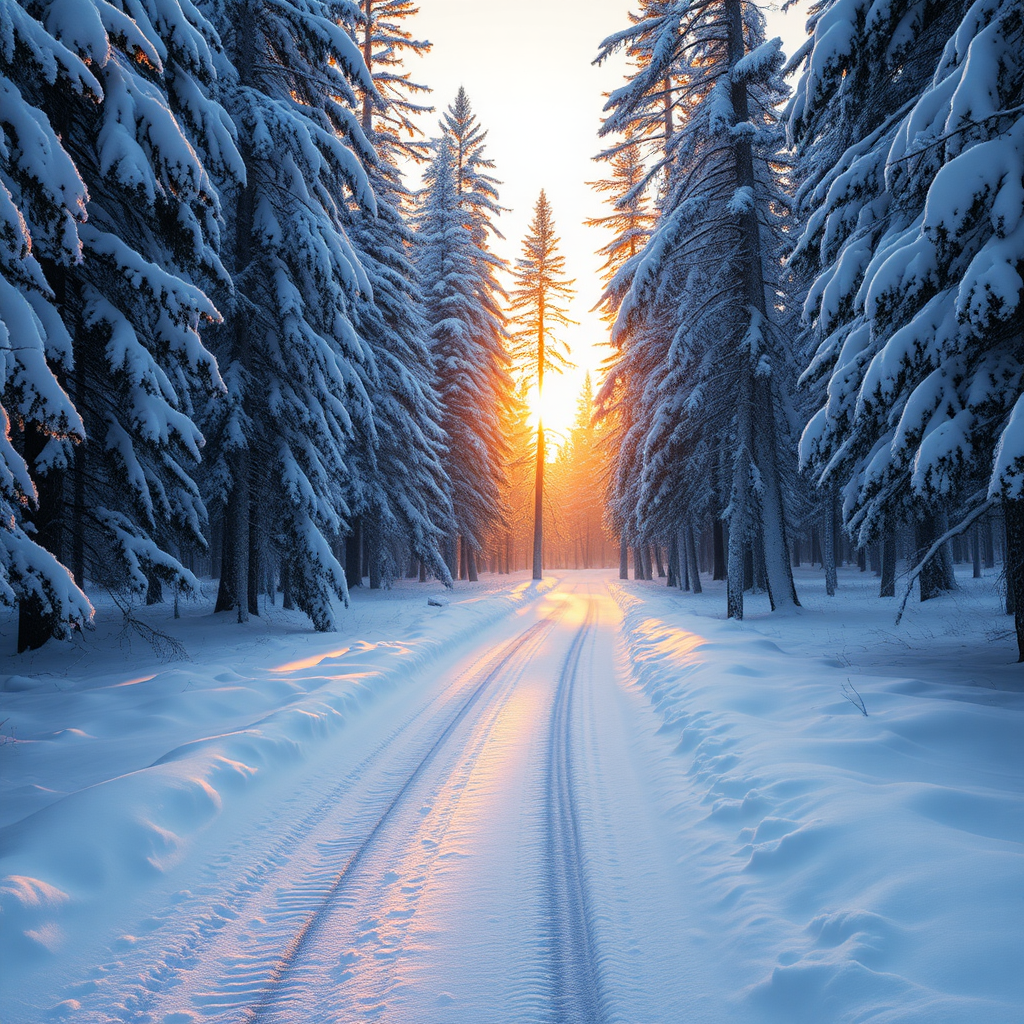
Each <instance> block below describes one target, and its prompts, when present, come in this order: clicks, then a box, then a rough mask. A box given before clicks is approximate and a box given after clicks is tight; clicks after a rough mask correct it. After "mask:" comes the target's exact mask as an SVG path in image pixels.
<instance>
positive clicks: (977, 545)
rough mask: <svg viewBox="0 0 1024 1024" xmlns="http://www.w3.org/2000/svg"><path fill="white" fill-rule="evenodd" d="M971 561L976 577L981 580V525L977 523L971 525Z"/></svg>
mask: <svg viewBox="0 0 1024 1024" xmlns="http://www.w3.org/2000/svg"><path fill="white" fill-rule="evenodd" d="M971 562H972V563H973V569H974V578H975V579H976V580H980V579H981V577H982V571H981V527H980V526H979V525H978V524H977V523H975V524H974V525H973V526H972V527H971Z"/></svg>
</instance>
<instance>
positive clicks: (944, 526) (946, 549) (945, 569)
mask: <svg viewBox="0 0 1024 1024" xmlns="http://www.w3.org/2000/svg"><path fill="white" fill-rule="evenodd" d="M948 531H949V516H948V515H947V514H946V513H945V512H940V513H939V514H938V515H937V516H936V517H935V535H936V536H937V537H941V536H943V534H945V533H947V532H948ZM936 558H937V559H938V562H939V568H940V571H941V572H942V589H943V590H956V589H957V582H956V573H955V572H954V571H953V548H952V545H951V544H950V542H949V541H948V540H947V541H946V543H945V544H943V545H942V547H941V548H939V550H938V552H937V553H936Z"/></svg>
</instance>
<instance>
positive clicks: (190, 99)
mask: <svg viewBox="0 0 1024 1024" xmlns="http://www.w3.org/2000/svg"><path fill="white" fill-rule="evenodd" d="M41 13H42V18H43V23H44V25H45V26H46V28H47V29H48V30H49V32H50V33H51V34H52V35H53V36H54V37H55V38H56V39H58V40H59V41H61V42H62V43H63V44H64V45H65V46H66V47H67V48H68V49H69V50H71V51H72V52H74V53H75V54H77V55H78V56H79V57H80V58H81V59H82V60H83V61H84V62H86V63H87V64H88V65H89V69H90V71H91V73H92V74H93V75H94V76H95V79H96V81H97V82H98V83H99V87H100V93H99V94H98V95H88V96H85V95H80V94H76V93H75V92H74V90H62V89H60V88H56V89H51V90H50V91H49V92H48V93H47V94H46V95H44V96H43V97H42V101H43V104H44V105H45V107H46V109H47V110H49V111H50V112H51V118H52V119H53V127H54V129H55V130H56V131H57V132H58V133H59V135H60V136H61V139H62V143H63V146H64V148H65V150H66V151H67V153H68V155H69V156H70V157H71V158H72V160H73V161H74V163H75V166H76V167H77V170H78V173H79V174H80V176H81V178H82V180H83V181H84V183H85V185H86V187H87V189H88V195H89V200H88V204H87V207H86V214H87V221H86V223H83V224H82V225H81V226H80V228H79V229H78V237H79V239H80V241H81V243H82V253H81V260H80V261H75V260H69V259H68V258H67V251H68V250H67V239H66V238H64V237H61V236H59V235H57V234H53V235H51V234H50V233H48V232H47V231H46V230H43V229H40V228H39V227H37V225H36V224H35V223H34V222H33V219H32V217H31V216H30V217H29V218H28V226H29V230H30V231H31V232H32V234H33V241H34V244H35V246H36V251H37V253H38V256H39V258H40V263H41V265H42V266H43V269H44V271H45V273H46V274H47V278H48V281H49V285H50V288H51V289H52V291H53V295H54V308H55V309H56V310H57V313H58V315H59V317H60V319H61V321H62V322H63V325H64V329H65V330H66V332H67V334H68V335H69V336H70V337H71V339H72V342H73V362H74V366H73V369H70V370H69V372H68V373H67V375H66V380H65V384H66V388H67V390H68V392H69V394H70V395H71V397H72V398H73V400H74V403H75V407H76V409H77V410H78V412H79V414H80V416H81V417H82V420H83V422H84V427H85V434H86V441H85V442H84V443H82V444H79V445H77V446H74V447H73V450H72V446H71V445H69V444H68V443H67V442H64V441H60V440H57V439H51V440H50V441H48V442H47V444H46V445H45V447H44V448H43V450H42V451H40V452H39V453H37V454H36V455H35V457H34V464H33V465H32V468H33V470H34V472H35V473H36V475H37V479H38V480H39V481H40V482H42V480H43V478H46V483H45V491H46V496H47V500H46V502H44V505H45V506H46V508H45V509H44V510H42V514H44V515H45V516H47V517H48V518H49V519H50V520H51V522H53V523H55V524H57V525H56V527H55V528H54V530H53V532H52V534H51V535H50V539H51V540H52V541H53V543H54V545H55V547H57V550H55V551H53V553H54V554H55V555H56V556H57V557H59V558H61V559H62V560H67V561H68V562H69V564H70V567H71V569H72V572H73V574H74V576H75V578H76V579H79V580H83V579H85V578H86V576H88V577H90V578H91V579H92V580H93V581H95V582H96V583H98V584H100V585H103V586H107V587H110V588H116V589H120V590H129V591H134V592H135V593H138V594H143V593H146V592H147V591H148V593H149V595H150V597H151V598H152V597H155V596H156V594H157V592H158V591H159V588H160V585H161V583H170V584H172V585H173V586H175V588H181V589H185V590H194V589H195V587H196V580H195V577H194V576H193V575H192V573H191V572H189V571H188V570H187V569H186V568H185V567H184V566H183V564H182V562H181V561H180V559H179V552H180V547H181V546H182V545H194V546H199V547H202V546H203V545H205V539H204V526H205V522H206V511H205V507H204V505H203V502H202V499H201V497H200V493H199V488H198V486H197V484H196V482H195V481H194V479H193V478H192V472H193V469H192V467H193V465H194V464H195V463H196V462H198V459H199V449H200V447H201V445H202V443H203V438H202V435H201V434H200V432H199V429H198V427H197V426H196V423H195V420H194V417H193V410H194V406H195V404H196V402H197V400H199V399H203V398H205V396H207V395H209V394H211V393H216V392H217V391H218V390H219V389H221V388H222V383H221V380H220V377H219V374H218V369H217V364H216V362H215V360H214V358H213V356H212V355H211V354H210V352H209V351H208V350H207V349H206V348H205V347H204V345H203V343H202V341H201V339H200V335H199V330H200V326H201V324H202V323H203V322H209V321H212V320H215V319H216V318H217V317H218V313H217V310H216V309H215V308H214V306H213V304H212V303H211V301H210V299H209V298H208V297H207V296H206V294H205V293H204V291H203V290H201V287H200V283H202V282H204V281H205V280H208V279H211V278H213V277H216V276H218V275H221V268H220V265H219V261H218V257H217V252H216V250H217V245H218V242H219V224H218V216H219V205H218V200H217V195H216V192H215V190H214V189H213V187H212V185H211V181H210V177H209V175H208V168H207V166H206V165H204V158H206V157H211V161H212V163H213V164H226V165H228V166H230V165H231V163H232V156H233V154H234V148H233V142H232V135H231V132H230V130H229V127H228V125H227V124H226V119H225V118H224V117H223V112H222V111H221V110H220V109H219V107H218V106H217V104H216V103H215V102H213V101H212V100H211V99H210V98H209V96H208V94H207V92H208V87H209V86H210V84H211V83H212V82H213V80H214V78H215V74H216V72H215V50H216V47H217V45H218V44H217V38H216V34H215V33H214V32H213V30H212V28H211V26H210V25H209V23H208V22H207V21H206V20H205V18H204V17H203V15H202V14H201V13H200V12H199V11H198V10H197V9H196V8H195V7H194V6H193V5H191V4H189V3H182V2H179V0H146V2H140V3H125V4H121V3H118V2H107V0H75V2H73V3H68V4H51V5H48V6H46V7H45V8H44V9H43V11H42V12H41ZM38 87H39V88H40V89H45V88H46V87H45V86H44V85H43V83H39V86H38ZM100 96H101V97H102V101H101V102H97V100H98V99H99V98H100ZM211 154H212V156H211ZM20 612H21V615H20V622H19V632H20V633H22V634H23V635H24V640H23V641H21V642H23V643H31V644H33V645H34V644H35V643H37V642H41V640H43V639H45V636H46V634H47V632H48V630H49V625H48V623H47V622H46V621H44V620H41V619H39V618H38V616H36V615H35V614H34V610H33V608H32V606H28V605H22V606H21V609H20Z"/></svg>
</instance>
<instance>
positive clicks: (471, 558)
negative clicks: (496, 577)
mask: <svg viewBox="0 0 1024 1024" xmlns="http://www.w3.org/2000/svg"><path fill="white" fill-rule="evenodd" d="M466 561H467V563H468V565H467V568H468V570H469V582H470V583H477V582H478V581H479V579H480V577H479V575H478V574H477V569H476V552H475V551H474V550H473V549H472V548H471V547H470V546H469V545H468V544H467V545H466Z"/></svg>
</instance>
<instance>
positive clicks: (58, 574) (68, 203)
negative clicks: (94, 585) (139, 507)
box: [0, 4, 103, 649]
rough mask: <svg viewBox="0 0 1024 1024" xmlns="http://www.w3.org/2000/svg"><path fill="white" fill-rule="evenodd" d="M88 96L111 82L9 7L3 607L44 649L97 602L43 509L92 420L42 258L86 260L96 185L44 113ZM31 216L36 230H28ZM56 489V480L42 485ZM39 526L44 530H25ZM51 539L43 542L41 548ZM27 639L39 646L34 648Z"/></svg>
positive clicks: (2, 45) (1, 397) (1, 55)
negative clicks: (56, 455) (59, 454)
mask: <svg viewBox="0 0 1024 1024" xmlns="http://www.w3.org/2000/svg"><path fill="white" fill-rule="evenodd" d="M53 93H64V94H69V95H74V96H88V97H89V98H90V99H91V100H92V101H96V100H97V99H99V98H100V97H101V96H102V95H103V90H102V87H101V85H100V83H99V81H98V80H97V79H96V77H95V76H94V75H93V73H92V71H91V70H90V69H89V68H88V66H87V65H86V64H85V63H84V61H82V60H81V59H80V58H79V57H77V56H76V55H75V54H74V53H72V52H71V51H70V50H69V49H67V48H66V47H64V46H63V45H61V44H60V43H59V42H58V41H57V40H56V39H55V38H54V36H53V35H52V34H51V33H49V32H48V31H46V29H45V28H44V27H43V25H42V24H40V23H39V22H38V21H37V20H36V19H35V18H33V17H31V16H30V15H29V14H28V13H27V12H26V11H24V10H23V9H22V8H21V7H19V6H18V5H17V4H5V5H4V6H3V7H0V521H2V522H0V603H2V604H6V605H12V604H17V605H19V606H20V607H27V608H29V609H30V616H31V618H32V619H34V620H35V621H36V622H38V623H40V624H41V626H42V628H41V629H40V630H38V634H39V635H37V636H32V637H25V636H24V635H22V636H21V638H20V639H21V641H22V642H21V643H20V644H19V646H20V647H21V648H22V649H23V648H24V647H25V646H29V645H31V646H36V641H37V640H38V641H41V640H45V639H46V638H47V637H48V636H56V637H62V638H63V637H66V636H68V634H69V632H70V631H71V630H72V629H73V628H76V627H80V626H81V625H82V624H83V623H85V622H87V621H89V620H90V619H91V617H92V607H91V605H90V603H89V601H88V599H87V598H86V596H85V594H84V592H83V591H82V588H81V584H82V581H81V579H79V580H77V581H76V580H75V579H74V578H73V577H72V576H71V574H70V573H69V572H68V570H67V569H66V568H65V566H64V565H62V564H61V563H60V562H59V561H58V559H57V558H55V557H54V555H53V553H52V552H51V551H50V550H48V547H51V546H52V547H56V545H55V544H54V543H53V539H52V538H53V536H54V532H55V531H54V529H53V526H51V522H50V520H51V517H52V516H53V515H54V510H53V508H51V507H42V508H41V507H40V504H41V498H42V497H43V496H42V495H41V494H40V490H39V488H38V487H37V484H36V479H38V478H40V477H41V476H42V474H41V473H40V469H41V463H45V459H46V458H47V448H48V447H49V448H50V450H51V451H52V450H53V448H60V449H61V450H62V451H63V450H64V449H65V448H66V447H67V446H68V444H69V443H70V442H74V443H77V444H81V443H82V441H83V439H84V433H85V431H84V426H83V424H82V421H81V418H80V417H79V415H78V413H77V411H76V410H75V407H74V405H73V403H72V402H71V399H70V398H69V396H68V394H67V392H66V390H65V389H64V388H63V387H62V386H61V383H60V380H59V379H58V374H59V375H61V376H66V375H67V373H68V372H69V371H70V370H72V369H73V366H74V363H73V355H72V349H73V344H72V340H71V337H70V336H69V334H68V332H67V330H66V329H65V327H64V324H63V323H62V321H61V318H60V314H59V312H58V310H57V308H56V304H55V300H56V296H55V294H54V291H53V288H52V287H51V285H50V284H49V282H48V281H47V279H46V276H45V274H44V271H43V266H42V264H41V263H40V260H39V259H38V258H37V252H38V246H39V242H37V241H36V240H37V239H39V240H40V242H41V240H42V239H44V238H46V239H49V240H50V247H49V254H50V259H51V260H53V261H57V260H59V261H60V263H61V264H74V263H75V262H76V261H77V260H79V259H80V257H81V248H82V246H81V241H80V239H79V237H78V229H79V225H80V224H81V223H82V221H83V220H84V219H85V207H86V202H87V198H88V195H87V191H86V188H85V184H84V183H83V181H82V179H81V177H80V176H79V174H78V171H77V170H76V168H75V166H74V162H73V161H72V160H71V158H70V157H69V156H68V154H67V152H66V150H65V149H64V147H63V145H62V142H61V140H60V138H59V137H58V135H57V133H56V132H55V131H54V129H53V127H52V125H51V123H50V121H49V119H48V117H47V115H46V113H45V112H44V110H43V109H42V108H43V106H44V104H45V103H46V100H47V98H48V96H49V95H52V94H53ZM30 222H31V224H32V227H31V228H30V227H29V223H30ZM43 486H44V487H45V483H44V484H43ZM29 523H30V524H31V529H32V530H33V534H34V535H33V534H30V533H29V532H27V530H26V526H27V525H28V524H29ZM40 541H42V542H43V543H40ZM25 641H28V642H27V643H26V642H25Z"/></svg>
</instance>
